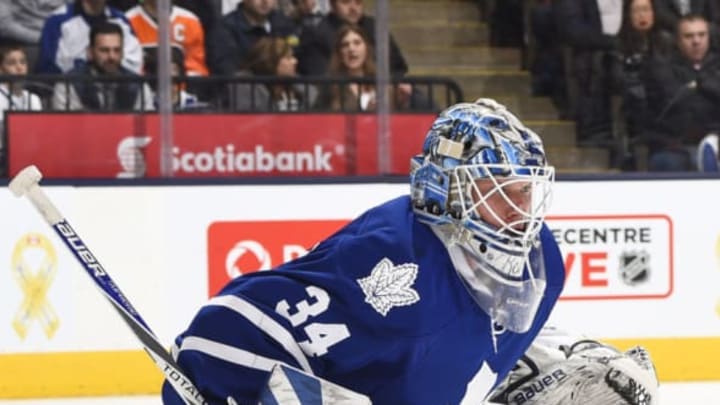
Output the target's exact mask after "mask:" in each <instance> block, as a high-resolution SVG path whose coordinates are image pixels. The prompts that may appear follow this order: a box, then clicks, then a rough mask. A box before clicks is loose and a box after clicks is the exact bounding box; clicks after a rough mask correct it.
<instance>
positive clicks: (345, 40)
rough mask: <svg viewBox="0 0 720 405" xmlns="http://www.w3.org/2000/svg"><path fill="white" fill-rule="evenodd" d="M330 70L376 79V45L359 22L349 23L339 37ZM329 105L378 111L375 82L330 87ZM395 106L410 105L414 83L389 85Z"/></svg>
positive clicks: (343, 75)
mask: <svg viewBox="0 0 720 405" xmlns="http://www.w3.org/2000/svg"><path fill="white" fill-rule="evenodd" d="M335 38H336V39H335V47H334V49H333V54H332V57H331V59H330V67H329V69H328V73H329V74H330V75H331V76H333V77H335V78H357V79H374V78H375V73H376V67H375V59H374V57H373V55H375V52H374V48H373V46H372V43H371V42H370V40H369V38H368V36H367V34H366V33H365V31H364V30H363V29H362V28H360V27H359V26H357V25H345V26H343V27H341V28H340V30H338V32H337V36H336V37H335ZM330 89H331V90H330V93H329V102H327V103H326V104H328V106H329V108H330V109H331V110H334V111H374V110H375V108H376V107H377V89H376V86H375V84H374V83H363V82H362V81H357V82H352V81H350V82H348V83H347V84H343V85H333V86H331V87H330ZM387 91H388V97H389V100H390V103H391V108H392V109H401V108H407V106H408V103H409V101H410V93H411V92H412V87H411V86H410V85H409V84H398V85H396V86H393V87H392V88H388V90H387Z"/></svg>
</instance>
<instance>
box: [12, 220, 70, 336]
mask: <svg viewBox="0 0 720 405" xmlns="http://www.w3.org/2000/svg"><path fill="white" fill-rule="evenodd" d="M31 263H32V264H37V263H39V264H37V266H36V267H35V268H33V267H32V266H31ZM56 271H57V255H56V254H55V248H53V246H52V244H51V243H50V240H49V239H48V238H47V237H45V235H42V234H39V233H28V234H26V235H24V236H23V237H22V238H20V240H18V242H17V243H16V244H15V248H14V249H13V254H12V272H13V275H14V276H15V280H17V282H18V285H19V286H20V289H21V290H22V292H23V294H24V296H25V297H24V298H23V301H22V304H21V305H20V309H18V311H17V313H16V314H15V319H14V320H13V328H15V331H16V332H17V334H18V336H20V338H21V339H23V340H24V339H25V337H26V336H27V333H28V329H29V327H30V323H31V322H32V321H33V320H37V321H38V322H39V323H40V325H41V326H42V327H43V329H44V330H45V335H46V336H47V337H48V339H49V338H52V336H53V335H54V334H55V332H56V331H57V328H58V326H59V325H60V321H59V320H58V316H57V314H56V313H55V310H54V309H53V307H52V305H51V304H50V302H49V301H48V300H47V292H48V289H49V288H50V284H52V282H53V279H54V278H55V272H56Z"/></svg>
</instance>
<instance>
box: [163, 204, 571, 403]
mask: <svg viewBox="0 0 720 405" xmlns="http://www.w3.org/2000/svg"><path fill="white" fill-rule="evenodd" d="M540 237H541V242H542V243H541V248H542V249H543V256H544V260H545V263H546V276H547V288H546V291H545V296H544V298H543V299H542V302H541V304H540V307H539V309H538V312H537V315H536V318H535V320H534V323H533V325H532V327H531V328H530V330H529V331H528V332H527V333H523V334H517V333H512V332H510V331H504V332H499V331H498V330H495V337H493V325H492V322H491V319H490V318H489V317H488V315H487V314H486V313H484V312H483V311H482V310H481V309H480V307H479V306H478V305H477V304H476V303H475V301H474V300H473V299H472V297H471V296H470V294H469V293H468V292H467V290H466V288H465V286H464V284H463V282H462V280H461V279H460V276H459V275H458V274H457V273H456V271H455V269H454V267H453V265H452V263H451V259H450V257H449V255H448V253H447V249H446V247H445V245H444V244H443V243H442V242H441V241H440V240H439V239H438V237H437V236H436V235H435V233H434V232H433V231H432V229H431V228H430V227H429V226H428V225H425V224H423V223H420V222H418V220H417V218H416V216H415V214H414V213H413V210H412V207H411V203H410V199H409V198H408V197H401V198H398V199H395V200H391V201H389V202H387V203H385V204H382V205H380V206H378V207H375V208H373V209H370V210H369V211H367V212H366V213H365V214H363V215H362V216H360V217H359V218H357V219H356V220H354V221H353V222H351V223H349V224H348V225H347V226H345V227H344V228H343V229H341V230H340V231H338V232H337V233H336V234H334V235H333V236H331V237H329V238H328V239H327V240H325V241H323V242H322V243H320V244H319V245H318V246H317V247H316V248H315V249H313V250H312V251H310V252H309V253H308V254H307V255H306V256H303V257H301V258H299V259H297V260H294V261H292V262H289V263H286V264H284V265H282V266H280V267H278V268H277V269H276V270H273V271H268V272H260V273H254V274H250V275H245V276H242V277H239V278H237V279H235V280H233V281H232V282H230V283H229V284H228V285H227V286H226V287H225V288H224V289H223V290H222V291H221V292H220V293H219V294H218V296H216V297H214V298H212V299H211V300H210V301H209V302H208V303H207V304H206V305H205V306H204V307H203V308H202V309H201V310H200V311H199V313H198V314H197V316H196V317H195V319H194V320H193V321H192V323H191V325H190V326H189V328H188V329H187V331H185V332H184V333H183V334H182V335H181V336H179V337H178V338H177V340H176V346H177V347H175V348H174V355H175V356H176V357H177V360H178V363H179V365H180V366H181V367H182V369H183V370H185V372H186V374H187V376H188V377H189V378H190V379H191V380H193V381H194V382H195V384H196V386H197V387H198V389H199V390H200V391H201V392H202V394H203V395H204V397H205V399H206V400H208V402H210V403H211V404H215V403H216V404H226V403H227V398H228V397H232V398H234V399H235V401H236V402H237V403H238V404H257V397H258V393H259V392H260V390H261V388H262V387H263V385H264V384H265V381H266V380H267V378H268V373H269V371H270V369H271V368H272V366H273V365H274V364H275V363H277V362H284V363H287V364H290V365H292V366H294V367H296V368H298V369H301V370H304V371H306V372H308V373H311V374H314V375H316V376H318V377H320V378H323V379H326V380H328V381H331V382H334V383H336V384H339V385H341V386H344V387H347V388H349V389H351V390H353V391H357V392H359V393H362V394H365V395H367V396H369V397H370V398H371V400H372V401H373V404H375V405H383V404H387V405H402V404H408V405H410V404H412V405H422V404H429V405H445V404H453V405H455V404H460V403H464V400H467V399H470V398H465V397H466V390H467V388H468V385H469V384H471V382H473V381H475V382H476V383H477V382H478V381H480V382H481V385H482V391H481V392H482V393H481V394H480V395H479V396H478V397H475V398H472V399H473V403H475V404H477V403H480V401H482V399H483V397H484V395H485V394H486V393H487V392H488V391H489V390H490V389H491V388H492V386H494V385H496V384H497V383H498V382H500V381H502V380H503V378H504V377H505V376H506V375H507V373H508V372H509V371H510V369H511V368H512V367H513V365H514V364H515V362H516V361H517V360H518V359H519V358H520V356H521V355H522V354H523V353H524V352H525V350H526V349H527V347H528V346H529V345H530V343H531V342H532V340H533V338H534V337H535V335H536V334H537V333H538V332H539V331H540V329H541V328H542V326H543V324H544V323H545V321H546V320H547V318H548V316H549V314H550V311H551V310H552V308H553V306H554V304H555V302H556V301H557V299H558V296H559V295H560V292H561V290H562V286H563V282H564V276H565V272H564V268H563V263H562V258H561V256H560V252H559V249H558V247H557V244H556V243H555V240H554V239H553V236H552V234H551V232H550V231H549V230H548V228H547V227H544V228H543V230H542V232H541V235H540ZM494 339H495V342H493V340H494ZM468 392H469V391H468ZM475 395H478V394H477V393H476V394H475ZM163 400H164V402H165V403H166V404H181V403H182V402H181V401H180V399H179V398H178V397H177V396H176V394H175V393H174V392H173V390H172V388H170V387H169V386H168V384H167V383H166V385H165V387H164V389H163Z"/></svg>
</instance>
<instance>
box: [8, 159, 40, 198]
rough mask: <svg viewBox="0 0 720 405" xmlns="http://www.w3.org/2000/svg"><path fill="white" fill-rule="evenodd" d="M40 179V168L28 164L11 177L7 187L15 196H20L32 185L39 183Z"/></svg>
mask: <svg viewBox="0 0 720 405" xmlns="http://www.w3.org/2000/svg"><path fill="white" fill-rule="evenodd" d="M41 179H42V173H40V169H38V168H37V166H35V165H30V166H28V167H26V168H24V169H22V170H20V173H18V174H17V175H15V177H13V179H12V180H11V181H10V184H8V188H9V189H10V191H11V192H12V193H13V194H14V195H15V197H22V196H24V195H25V194H26V193H27V192H28V191H29V190H30V188H31V187H32V186H34V185H37V184H38V183H40V180H41Z"/></svg>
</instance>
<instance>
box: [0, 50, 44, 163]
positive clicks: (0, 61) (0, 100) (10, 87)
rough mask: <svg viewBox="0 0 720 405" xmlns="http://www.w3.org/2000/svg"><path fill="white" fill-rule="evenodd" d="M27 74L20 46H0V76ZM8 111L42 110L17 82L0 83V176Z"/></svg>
mask: <svg viewBox="0 0 720 405" xmlns="http://www.w3.org/2000/svg"><path fill="white" fill-rule="evenodd" d="M27 73H28V62H27V57H26V56H25V50H24V49H23V47H22V46H20V45H9V46H0V75H13V76H24V75H27ZM8 110H13V111H17V110H27V111H39V110H42V103H41V101H40V97H38V96H37V95H36V94H33V93H30V92H29V91H28V90H25V88H24V87H23V83H22V82H19V81H15V80H14V81H11V82H0V176H4V175H5V173H4V171H5V160H6V159H5V148H4V146H3V140H4V139H5V137H4V136H3V132H4V131H5V125H4V120H5V111H8Z"/></svg>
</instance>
